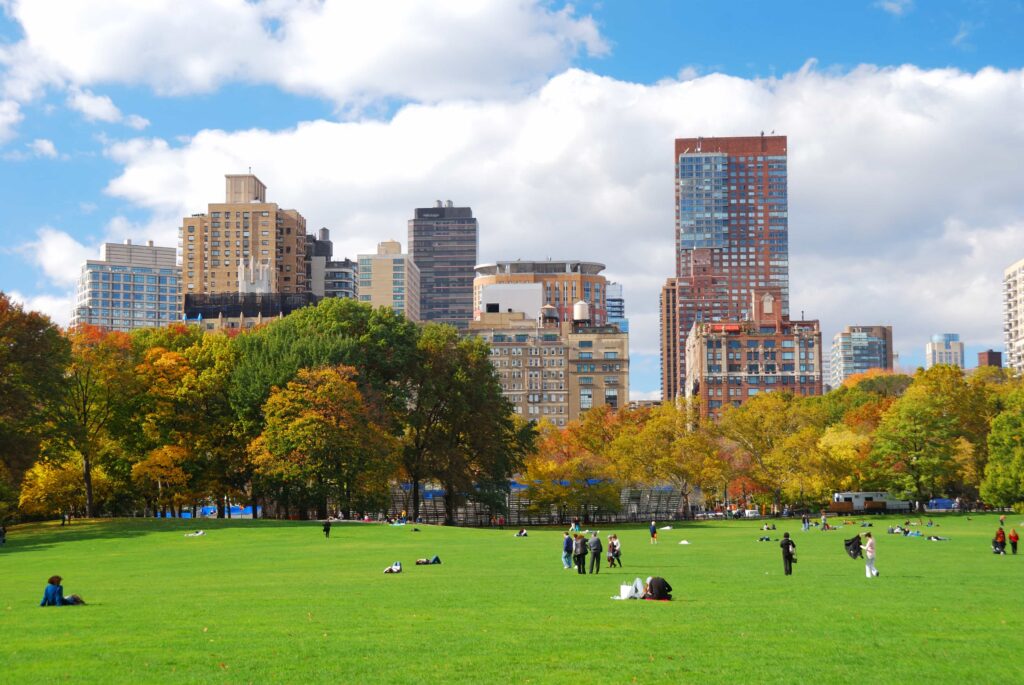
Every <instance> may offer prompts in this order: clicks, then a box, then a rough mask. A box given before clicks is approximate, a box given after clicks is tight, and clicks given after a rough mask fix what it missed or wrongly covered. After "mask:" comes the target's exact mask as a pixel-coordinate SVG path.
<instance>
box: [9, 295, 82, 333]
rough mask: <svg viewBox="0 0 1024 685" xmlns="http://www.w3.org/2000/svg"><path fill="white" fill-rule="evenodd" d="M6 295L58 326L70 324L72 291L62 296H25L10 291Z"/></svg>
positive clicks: (73, 302) (72, 302)
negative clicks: (45, 316)
mask: <svg viewBox="0 0 1024 685" xmlns="http://www.w3.org/2000/svg"><path fill="white" fill-rule="evenodd" d="M7 294H8V295H9V296H10V298H11V299H12V300H14V301H15V302H17V303H18V304H20V305H21V306H22V307H24V308H25V309H26V310H28V311H33V312H42V313H43V314H46V315H47V316H49V317H50V318H51V319H53V322H54V323H56V324H57V325H58V326H67V325H68V324H69V323H70V322H71V312H72V309H73V308H74V306H75V293H74V291H71V290H69V291H67V292H65V293H64V294H62V295H25V294H23V293H21V292H19V291H17V290H12V291H11V292H9V293H7Z"/></svg>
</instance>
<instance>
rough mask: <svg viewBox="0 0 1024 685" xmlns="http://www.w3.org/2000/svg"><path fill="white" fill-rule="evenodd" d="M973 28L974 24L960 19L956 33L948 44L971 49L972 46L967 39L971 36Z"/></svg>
mask: <svg viewBox="0 0 1024 685" xmlns="http://www.w3.org/2000/svg"><path fill="white" fill-rule="evenodd" d="M974 29H975V26H974V25H973V24H971V23H970V22H969V21H961V22H960V27H959V28H958V29H957V32H956V35H955V36H953V39H952V40H951V41H949V42H950V45H952V46H953V47H955V48H960V49H961V50H971V49H973V48H974V46H973V45H971V44H970V43H968V42H967V39H968V38H969V37H970V36H971V33H973V32H974Z"/></svg>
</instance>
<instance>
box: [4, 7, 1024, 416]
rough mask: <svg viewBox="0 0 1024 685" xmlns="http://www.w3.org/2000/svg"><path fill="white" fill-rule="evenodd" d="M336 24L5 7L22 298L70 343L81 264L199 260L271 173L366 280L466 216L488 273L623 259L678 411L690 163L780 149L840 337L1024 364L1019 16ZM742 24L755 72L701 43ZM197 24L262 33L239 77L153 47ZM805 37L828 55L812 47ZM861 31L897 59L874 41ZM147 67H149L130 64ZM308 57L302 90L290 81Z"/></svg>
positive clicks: (649, 387)
mask: <svg viewBox="0 0 1024 685" xmlns="http://www.w3.org/2000/svg"><path fill="white" fill-rule="evenodd" d="M318 7H319V9H317V10H314V9H310V8H309V7H306V8H303V9H301V10H300V9H296V10H287V9H274V8H272V7H269V6H265V5H263V4H261V3H250V4H242V3H239V4H238V5H237V6H234V5H225V6H219V7H218V8H216V9H210V8H209V7H208V6H207V5H204V4H202V3H188V2H183V3H180V6H178V7H177V8H176V12H175V15H174V16H168V15H165V14H160V13H159V12H158V11H157V10H156V9H151V8H149V7H145V6H143V5H142V4H140V5H139V6H137V7H136V6H134V5H133V6H131V7H128V8H126V7H123V6H117V7H114V6H113V5H109V6H108V5H106V4H104V3H95V4H90V6H89V8H88V14H82V11H83V10H81V9H79V8H77V7H76V6H75V4H74V3H69V4H68V5H67V6H66V7H64V8H63V9H62V10H61V11H59V12H50V13H41V12H40V11H39V10H38V6H32V5H30V4H26V3H18V2H14V3H10V4H8V5H5V12H6V14H5V16H4V18H3V20H0V36H2V37H3V39H4V49H3V51H2V53H0V82H2V85H3V89H2V94H0V138H2V139H3V147H2V149H0V154H3V155H4V159H5V163H4V164H3V165H0V167H2V171H0V174H2V177H0V181H2V183H3V187H4V188H5V193H6V197H7V198H8V202H7V203H6V204H8V205H11V207H12V209H11V211H10V213H8V214H7V216H6V222H5V224H4V237H5V241H4V248H3V250H2V251H0V267H2V273H3V276H2V277H0V289H3V290H4V291H6V292H10V293H13V294H14V295H15V297H17V298H18V299H19V300H21V301H23V302H25V303H27V304H28V305H29V306H30V307H33V308H38V309H41V310H42V311H44V312H47V313H49V314H51V315H56V318H57V320H58V321H59V322H61V323H66V322H67V320H68V318H69V315H70V310H71V305H72V300H73V297H74V295H73V292H74V285H75V281H76V280H77V277H78V273H79V269H80V267H81V264H82V263H84V261H85V260H86V259H87V258H94V259H95V258H97V257H98V254H99V246H100V245H101V244H102V243H104V242H115V243H120V242H123V240H124V239H125V238H131V239H132V240H133V241H134V242H135V243H137V244H144V243H145V242H146V241H147V240H154V241H155V243H156V244H157V245H164V246H171V245H174V244H175V241H176V238H177V236H176V233H177V227H178V226H180V225H181V217H183V216H188V215H190V214H192V213H194V212H196V211H201V210H202V209H204V208H205V207H206V206H207V204H208V203H209V202H210V201H211V200H213V199H215V198H216V197H217V196H218V195H219V188H220V187H222V186H221V185H220V184H221V183H223V174H225V173H236V174H238V173H245V171H246V170H247V169H248V168H249V167H251V171H252V173H254V174H256V175H258V176H259V177H260V179H261V180H262V181H263V182H265V183H266V184H267V186H268V187H269V188H270V189H271V193H272V196H273V198H272V199H274V200H275V201H278V202H280V203H281V206H282V207H294V208H296V209H297V210H298V211H299V212H301V213H302V214H303V216H305V217H306V219H307V226H308V230H309V231H310V232H312V231H315V230H316V229H317V228H319V227H320V226H326V227H328V228H329V229H331V232H332V237H333V238H334V243H335V250H334V254H335V255H336V258H342V257H349V258H354V257H355V255H357V254H359V253H360V252H363V253H365V252H372V251H373V246H375V245H376V244H377V243H378V242H380V241H382V240H386V239H388V238H392V237H395V238H401V236H402V235H404V230H403V229H404V226H405V222H406V221H407V219H408V216H409V212H410V210H411V209H412V208H414V207H422V206H424V205H425V204H427V203H429V202H430V201H431V200H432V199H433V198H436V197H443V198H446V197H452V198H456V199H458V201H459V203H460V204H463V205H465V206H471V207H473V210H474V215H475V216H477V217H479V218H480V226H481V229H480V253H479V260H480V261H481V262H496V261H503V260H515V259H545V258H547V257H551V258H553V259H576V260H584V261H595V262H600V263H604V264H607V272H606V273H607V277H608V280H609V281H615V282H618V283H621V284H623V285H624V287H625V299H626V300H627V310H628V313H629V318H630V324H631V336H630V343H631V347H632V350H631V353H632V354H631V358H632V361H633V363H632V365H631V371H632V373H631V387H632V388H633V389H634V391H635V393H634V396H635V397H646V396H651V395H652V394H653V393H657V392H658V389H659V385H660V384H659V361H658V357H659V354H658V344H659V343H658V304H657V303H658V293H659V291H660V288H661V285H662V284H663V282H664V278H665V276H668V275H670V274H672V273H673V268H672V215H671V212H672V209H671V204H672V200H671V197H672V166H673V164H672V160H671V158H670V157H669V155H668V154H667V153H666V150H667V145H668V144H670V141H671V140H673V139H675V138H680V137H690V136H702V135H703V136H746V135H756V134H757V133H758V132H759V131H761V130H764V131H766V132H768V131H771V130H775V131H777V132H778V133H779V134H784V135H786V136H788V138H789V145H790V147H791V150H793V153H792V154H791V155H790V159H789V176H790V180H789V186H790V187H789V212H790V226H789V243H790V274H791V276H790V298H789V299H790V310H791V314H792V315H793V316H794V317H795V318H799V316H798V315H799V312H800V311H801V310H803V311H806V312H807V314H808V315H809V316H812V317H814V318H818V319H820V320H821V323H822V333H823V336H824V337H825V338H826V339H830V338H831V336H832V335H833V334H834V333H835V332H837V331H838V330H841V328H842V327H843V326H846V325H849V324H853V323H857V322H862V321H885V322H887V323H891V324H892V325H893V330H894V336H895V340H894V347H895V351H896V352H898V353H899V355H900V360H901V365H902V366H903V367H904V368H914V367H916V366H918V365H923V363H924V359H923V345H924V342H926V341H927V340H928V339H929V338H930V336H931V335H933V334H934V333H936V332H939V331H948V330H952V331H958V332H959V333H960V334H961V339H962V340H963V341H964V342H965V343H967V356H968V357H969V358H970V360H971V361H973V359H974V357H975V353H976V352H977V351H980V350H983V349H986V348H994V349H997V350H998V349H1002V348H1003V340H1002V272H1003V269H1005V268H1006V267H1007V266H1009V265H1010V264H1012V263H1013V262H1015V261H1017V260H1019V259H1020V258H1021V257H1024V250H1022V247H1021V246H1022V245H1024V221H1022V219H1021V216H1022V215H1024V208H1022V201H1021V199H1020V197H1019V192H1018V191H1019V186H1020V180H1021V178H1020V176H1021V175H1020V171H1019V169H1018V162H1017V160H1018V158H1019V154H1018V153H1019V150H1020V149H1021V148H1022V147H1024V133H1022V132H1021V131H1019V127H1016V125H1015V123H1014V122H1015V118H1016V112H1019V111H1020V110H1021V109H1022V108H1024V87H1022V85H1021V84H1022V79H1021V70H1020V67H1021V58H1020V55H1019V50H1017V49H1016V48H1015V45H1016V44H1015V42H1014V41H1013V40H1012V39H1013V37H1014V36H1016V35H1019V33H1020V30H1021V26H1022V16H1021V13H1020V11H1019V9H1017V8H1015V7H1014V6H1013V5H1011V4H1010V3H998V2H996V3H985V4H983V5H976V4H972V3H966V2H965V3H950V5H948V6H947V7H946V11H945V12H943V13H942V14H939V13H936V12H931V11H929V10H928V8H927V7H925V6H924V5H923V4H922V3H912V2H903V3H876V2H863V3H860V4H857V5H856V6H854V4H853V3H851V5H850V6H844V7H843V8H841V9H836V8H817V7H815V8H806V7H805V8H802V10H801V11H799V12H798V11H797V10H796V9H793V8H788V7H782V8H773V9H772V11H771V12H768V10H767V9H764V10H762V9H757V10H750V8H749V7H747V9H745V10H743V11H739V10H738V9H737V8H738V7H739V5H738V4H732V3H721V4H716V6H715V7H714V8H701V7H686V8H678V6H675V5H674V4H673V3H666V2H655V3H652V4H651V5H650V6H649V7H646V8H645V10H644V11H638V12H633V13H629V12H624V11H623V10H622V8H611V7H608V8H606V7H604V6H602V5H599V4H592V3H582V4H581V3H577V4H576V9H575V10H574V11H573V10H568V9H566V8H565V7H564V5H563V4H561V3H554V4H552V5H548V4H545V3H529V2H528V3H522V4H515V5H506V4H504V3H495V4H492V5H487V4H484V5H482V6H481V9H480V10H479V12H478V13H477V14H476V15H474V16H473V17H471V18H467V17H466V16H465V15H463V14H459V13H456V12H453V11H452V10H451V9H450V8H445V7H443V6H441V5H437V4H431V5H424V7H427V8H429V9H428V10H422V9H421V11H420V12H419V13H418V14H417V15H416V17H417V21H413V20H412V19H411V16H412V13H411V12H395V13H393V14H394V16H392V17H381V16H380V15H376V16H369V15H373V13H374V12H375V10H373V9H358V10H355V9H349V10H346V9H343V8H340V6H338V5H334V4H333V3H327V4H326V5H324V6H322V7H320V6H318ZM730 7H731V8H732V10H733V11H732V14H731V16H730V26H731V27H732V29H731V30H732V31H733V33H734V35H735V36H736V37H737V39H738V40H736V41H729V42H728V43H729V45H730V46H732V47H731V48H730V49H729V50H724V49H723V46H721V45H719V46H716V45H714V44H713V43H711V42H709V41H707V40H705V39H704V38H703V37H696V38H695V39H694V41H693V42H692V45H689V46H688V47H679V43H678V41H677V40H674V38H675V37H677V36H678V35H679V34H680V32H682V31H684V30H685V27H686V26H688V25H692V24H693V23H694V22H701V21H712V20H716V19H717V18H720V15H721V14H722V13H727V12H729V8H730ZM748 10H749V11H748ZM318 12H319V14H318ZM346 12H360V13H361V14H359V15H358V16H355V15H346V14H345V13H346ZM112 13H116V14H118V17H119V21H117V22H114V21H112V20H111V16H112ZM210 13H215V14H216V16H210ZM766 13H768V14H769V15H771V16H766ZM798 14H799V16H797V15H798ZM312 15H316V16H312ZM314 20H315V21H314ZM371 20H372V21H371ZM766 21H771V22H772V25H773V26H776V28H777V31H775V32H773V33H771V35H770V36H769V35H768V34H764V32H763V31H762V30H761V27H762V26H763V25H764V24H765V22H766ZM337 22H342V24H338V23H337ZM345 22H347V24H346V23H345ZM359 22H369V24H367V25H369V26H373V27H376V28H375V29H372V30H368V31H367V35H368V36H370V37H372V36H377V37H378V38H381V37H386V38H387V40H378V41H376V42H374V41H373V40H369V41H358V42H356V41H349V42H346V41H334V42H333V43H334V44H332V45H331V46H330V47H329V48H328V47H321V48H320V51H319V52H318V51H316V50H313V51H311V52H306V51H304V50H303V48H302V38H303V37H304V38H305V39H307V40H308V41H310V42H316V41H315V39H314V37H313V36H312V35H310V34H309V33H308V31H311V30H313V29H312V27H314V26H315V25H323V26H324V27H325V28H327V29H329V28H330V27H332V26H342V28H344V26H348V25H349V24H358V23H359ZM189 25H195V26H199V25H207V26H213V25H228V26H232V30H231V31H229V32H227V33H226V34H224V35H219V34H218V36H217V39H218V41H217V42H218V47H217V52H216V54H215V55H212V54H211V55H208V54H207V53H206V52H204V50H205V46H207V42H206V40H205V39H203V38H201V36H199V35H197V36H195V38H194V39H193V38H191V37H190V38H189V40H187V41H185V42H182V41H180V40H174V41H169V42H167V43H166V44H165V43H164V42H161V41H159V40H157V41H153V44H152V45H151V46H149V47H151V50H149V51H140V50H138V45H139V43H138V41H139V36H152V35H156V34H154V33H153V27H161V28H160V29H158V30H157V31H158V33H166V35H172V34H173V33H174V32H173V31H172V32H165V31H164V30H163V28H165V27H166V26H170V27H172V28H173V27H180V26H189ZM61 26H67V27H70V26H77V27H80V28H81V29H82V30H80V31H70V29H68V30H60V29H61ZM382 27H388V29H389V30H387V31H384V30H383V28H382ZM442 27H444V28H442ZM797 27H801V28H800V33H801V35H804V36H805V37H806V35H810V36H812V37H811V38H809V39H808V40H805V41H793V40H789V41H787V40H786V36H790V37H792V36H794V35H795V33H794V32H796V31H797ZM808 27H809V28H811V29H812V30H811V31H809V32H808V31H806V29H807V28H808ZM839 27H842V28H843V31H844V32H847V33H850V34H851V35H852V34H856V33H860V34H867V33H870V34H871V35H875V36H878V37H879V40H878V41H877V42H876V43H873V44H859V43H858V42H857V41H855V40H854V39H852V38H846V37H844V36H843V35H840V33H841V32H839ZM424 30H427V31H430V30H438V31H439V30H451V31H460V30H464V32H463V34H462V35H464V36H468V37H471V38H472V39H471V40H466V41H464V42H463V43H462V44H461V45H460V46H459V50H460V52H459V53H458V54H457V55H455V56H452V55H451V54H449V53H450V46H448V45H445V44H443V43H442V44H440V46H439V47H438V48H437V49H433V51H432V48H431V47H430V46H421V45H417V46H416V49H415V50H409V41H408V40H407V38H408V37H409V36H411V35H414V34H415V33H419V32H422V31H424ZM304 31H305V32H306V33H304ZM345 35H349V34H345ZM64 36H72V38H71V39H69V40H64V39H63V38H61V37H64ZM275 37H276V38H275ZM744 37H747V38H751V40H743V39H742V38H744ZM268 40H269V41H272V42H269V43H265V42H261V41H268ZM320 42H322V41H320ZM349 43H351V45H349ZM254 46H255V47H254ZM126 50H127V51H129V53H126V52H124V51H126ZM325 50H327V51H334V52H330V54H328V53H327V52H324V51H325ZM345 50H348V51H349V53H347V54H349V55H351V57H350V58H349V57H346V53H345V52H344V51H345ZM360 51H362V52H360ZM367 51H369V52H367ZM142 52H145V54H146V55H147V56H146V57H145V58H144V59H143V61H142V62H141V63H135V62H133V61H132V60H128V59H125V55H126V54H136V53H139V54H141V53H142ZM264 53H266V54H264ZM364 53H365V54H364ZM182 55H187V56H188V57H190V58H191V59H190V60H185V59H182ZM291 57H294V58H295V59H297V60H301V64H302V65H303V69H302V74H301V75H298V76H294V75H292V76H289V75H288V74H287V73H286V72H285V70H283V69H281V68H280V66H279V63H288V62H289V59H288V58H291ZM357 57H358V58H359V59H356V58H357ZM146 60H155V61H152V62H150V61H146ZM396 60H397V61H396ZM186 62H189V63H191V64H193V65H197V67H196V68H195V69H194V70H193V71H184V70H182V69H180V68H179V65H181V64H184V63H186ZM339 64H340V65H344V68H339V67H338V65H339ZM860 65H864V66H860ZM35 67H38V68H35ZM986 67H992V68H986ZM960 141H966V142H967V144H966V145H960V144H957V143H958V142H960Z"/></svg>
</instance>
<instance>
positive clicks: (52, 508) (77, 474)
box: [18, 454, 111, 516]
mask: <svg viewBox="0 0 1024 685" xmlns="http://www.w3.org/2000/svg"><path fill="white" fill-rule="evenodd" d="M84 474H85V467H84V465H83V464H82V457H81V455H78V454H75V455H72V456H71V457H69V458H68V459H66V460H65V461H63V462H53V461H39V462H37V463H36V464H35V465H34V466H33V467H32V468H31V469H29V470H28V472H26V473H25V478H24V480H23V481H22V484H21V493H20V496H19V498H18V508H19V509H20V510H21V511H22V513H24V514H28V515H31V516H52V515H54V514H60V513H69V514H70V513H76V514H77V513H83V512H87V511H88V502H87V500H86V493H87V492H88V493H89V494H90V495H91V496H92V497H93V498H94V502H99V503H103V502H105V501H106V500H107V499H108V498H109V497H110V491H111V488H110V481H109V480H108V479H107V476H106V474H105V473H104V471H103V469H102V467H96V468H94V469H92V471H91V472H90V474H89V475H90V477H91V479H92V489H91V490H88V491H87V490H86V488H85V484H84V482H83V478H84ZM85 515H86V516H88V515H89V514H88V513H86V514H85Z"/></svg>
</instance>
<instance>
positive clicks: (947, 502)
mask: <svg viewBox="0 0 1024 685" xmlns="http://www.w3.org/2000/svg"><path fill="white" fill-rule="evenodd" d="M953 505H954V502H953V500H951V499H946V498H944V497H937V498H935V499H930V500H928V508H929V509H952V508H953Z"/></svg>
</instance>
